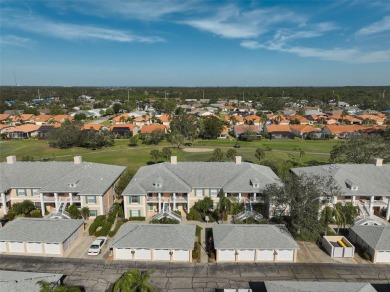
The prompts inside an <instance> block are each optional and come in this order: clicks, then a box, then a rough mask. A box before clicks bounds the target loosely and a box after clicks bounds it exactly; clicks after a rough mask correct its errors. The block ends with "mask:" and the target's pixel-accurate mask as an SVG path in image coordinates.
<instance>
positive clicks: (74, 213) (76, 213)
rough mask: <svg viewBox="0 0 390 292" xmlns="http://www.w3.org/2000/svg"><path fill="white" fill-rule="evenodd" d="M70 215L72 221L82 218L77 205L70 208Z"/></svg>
mask: <svg viewBox="0 0 390 292" xmlns="http://www.w3.org/2000/svg"><path fill="white" fill-rule="evenodd" d="M68 213H69V216H70V218H72V219H77V218H80V217H81V212H80V210H79V208H78V207H77V205H76V204H72V205H70V206H69V208H68Z"/></svg>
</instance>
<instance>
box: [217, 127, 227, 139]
mask: <svg viewBox="0 0 390 292" xmlns="http://www.w3.org/2000/svg"><path fill="white" fill-rule="evenodd" d="M228 136H229V131H228V128H227V127H226V126H223V128H222V130H221V133H220V134H219V136H218V137H217V138H218V139H226V138H227V137H228Z"/></svg>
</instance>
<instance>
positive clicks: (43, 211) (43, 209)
mask: <svg viewBox="0 0 390 292" xmlns="http://www.w3.org/2000/svg"><path fill="white" fill-rule="evenodd" d="M39 196H40V198H41V213H42V216H45V203H44V202H43V194H42V193H39Z"/></svg>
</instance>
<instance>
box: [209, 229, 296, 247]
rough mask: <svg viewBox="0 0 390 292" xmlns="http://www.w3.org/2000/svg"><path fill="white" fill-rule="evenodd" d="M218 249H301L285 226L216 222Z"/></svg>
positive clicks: (214, 230) (214, 232) (215, 235)
mask: <svg viewBox="0 0 390 292" xmlns="http://www.w3.org/2000/svg"><path fill="white" fill-rule="evenodd" d="M213 237H214V246H215V248H216V249H299V246H298V244H297V243H296V242H295V240H294V239H293V238H292V236H291V235H290V233H288V231H287V229H286V228H285V227H284V226H279V225H268V224H259V225H245V224H243V225H240V224H215V225H214V226H213Z"/></svg>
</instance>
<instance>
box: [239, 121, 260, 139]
mask: <svg viewBox="0 0 390 292" xmlns="http://www.w3.org/2000/svg"><path fill="white" fill-rule="evenodd" d="M248 135H253V136H255V137H261V128H260V127H259V126H255V125H246V124H240V125H235V126H234V127H233V136H234V137H236V138H238V139H242V140H244V139H247V136H248Z"/></svg>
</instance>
